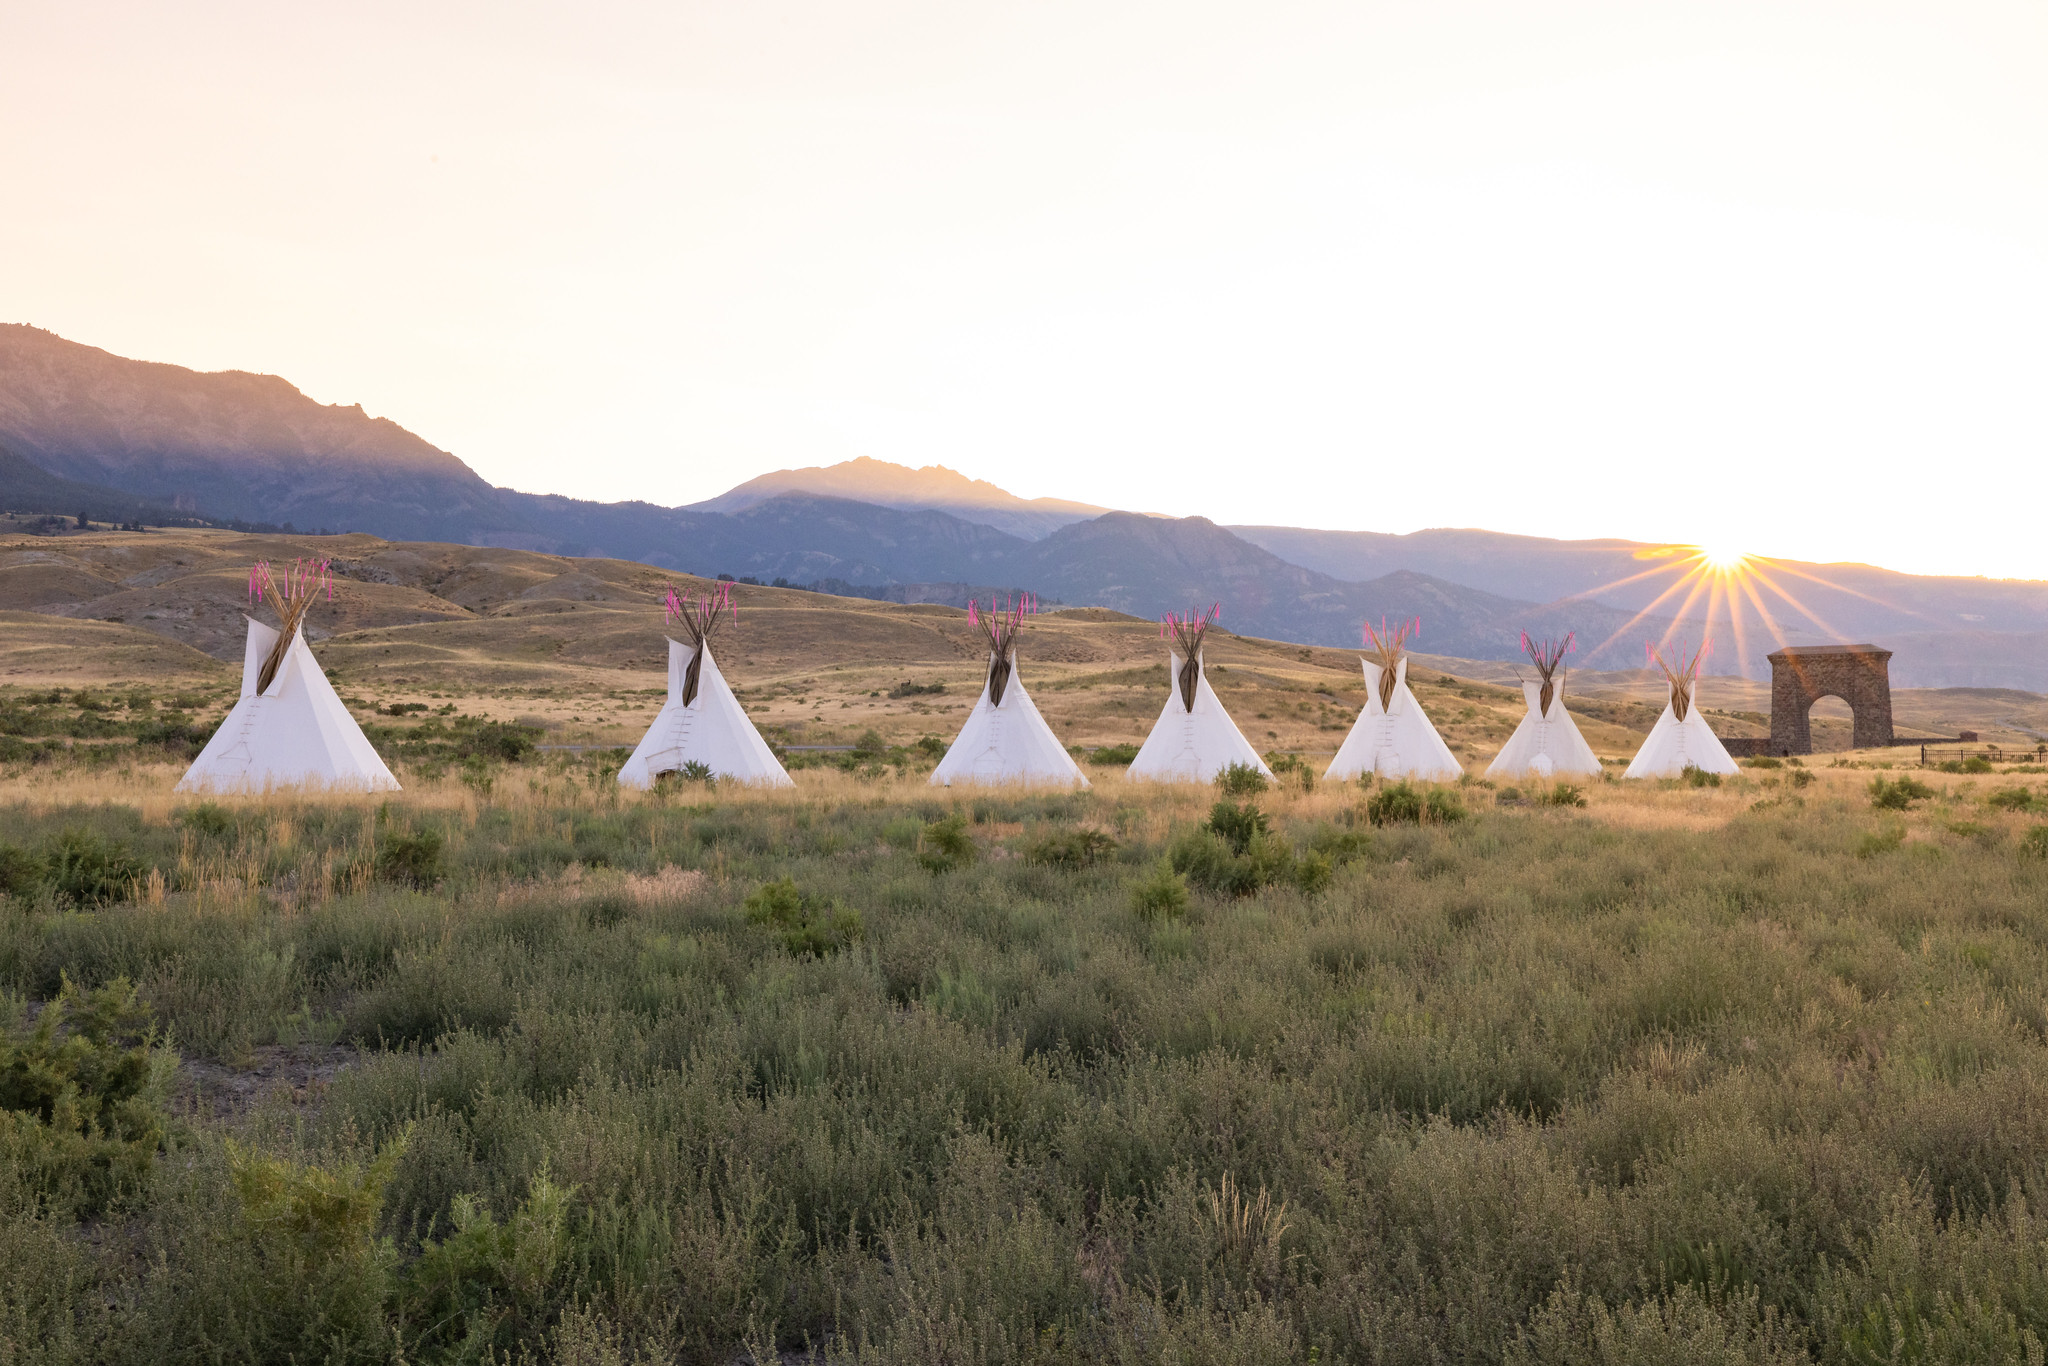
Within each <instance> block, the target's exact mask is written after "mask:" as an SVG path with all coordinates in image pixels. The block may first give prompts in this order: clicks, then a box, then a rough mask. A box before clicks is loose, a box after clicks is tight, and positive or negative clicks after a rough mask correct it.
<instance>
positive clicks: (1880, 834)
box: [1856, 825, 1906, 858]
mask: <svg viewBox="0 0 2048 1366" xmlns="http://www.w3.org/2000/svg"><path fill="white" fill-rule="evenodd" d="M1905 842H1906V827H1905V826H1903V825H1888V826H1886V827H1884V828H1883V829H1882V830H1873V831H1871V832H1870V833H1868V834H1866V835H1865V836H1863V838H1862V839H1860V840H1858V841H1856V857H1857V858H1872V857H1875V856H1876V855H1878V854H1888V853H1890V852H1891V851H1892V850H1894V849H1896V848H1898V847H1899V846H1900V845H1902V844H1904V843H1905Z"/></svg>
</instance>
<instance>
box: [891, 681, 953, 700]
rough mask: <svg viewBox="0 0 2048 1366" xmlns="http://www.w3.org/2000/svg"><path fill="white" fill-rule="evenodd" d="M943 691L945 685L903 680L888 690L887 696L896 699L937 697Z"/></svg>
mask: <svg viewBox="0 0 2048 1366" xmlns="http://www.w3.org/2000/svg"><path fill="white" fill-rule="evenodd" d="M945 691H946V685H945V684H943V683H912V682H910V681H908V680H905V681H904V682H901V683H898V684H897V685H896V686H895V687H893V688H891V689H889V696H891V697H894V698H898V699H901V698H905V697H937V696H939V695H940V694H941V693H943V692H945Z"/></svg>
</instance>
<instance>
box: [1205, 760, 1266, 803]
mask: <svg viewBox="0 0 2048 1366" xmlns="http://www.w3.org/2000/svg"><path fill="white" fill-rule="evenodd" d="M1216 789H1217V791H1219V792H1221V793H1222V794H1223V795H1224V796H1226V797H1256V796H1258V795H1259V793H1261V792H1264V791H1265V790H1266V775H1265V774H1263V773H1261V772H1259V769H1258V765H1256V764H1247V763H1243V762H1239V763H1234V764H1230V765H1228V766H1227V767H1225V768H1224V769H1223V771H1222V772H1220V773H1218V774H1217V775H1216Z"/></svg>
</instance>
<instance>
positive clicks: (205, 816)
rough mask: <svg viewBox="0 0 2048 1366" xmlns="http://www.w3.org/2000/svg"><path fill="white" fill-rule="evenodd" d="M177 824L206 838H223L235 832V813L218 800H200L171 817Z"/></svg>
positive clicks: (229, 836)
mask: <svg viewBox="0 0 2048 1366" xmlns="http://www.w3.org/2000/svg"><path fill="white" fill-rule="evenodd" d="M173 819H175V820H176V821H177V822H178V824H179V825H181V826H183V827H184V828H185V829H187V830H190V831H191V832H192V833H193V834H195V835H204V836H206V837H207V838H208V839H216V840H224V839H228V838H231V837H232V836H233V835H234V833H235V813H234V812H232V811H230V810H228V809H227V808H226V807H224V806H222V805H221V804H220V803H219V802H201V803H199V805H197V806H188V807H186V808H184V809H183V810H182V811H179V812H178V813H177V815H176V816H175V817H173Z"/></svg>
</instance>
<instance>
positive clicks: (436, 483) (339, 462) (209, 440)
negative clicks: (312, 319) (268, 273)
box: [0, 326, 528, 541]
mask: <svg viewBox="0 0 2048 1366" xmlns="http://www.w3.org/2000/svg"><path fill="white" fill-rule="evenodd" d="M0 445H6V446H8V447H10V448H12V449H13V450H14V451H16V452H17V453H19V454H20V455H22V456H25V457H26V458H27V459H29V460H30V461H32V462H33V463H35V464H36V465H38V466H40V467H41V468H42V469H44V470H46V471H48V472H49V473H51V474H54V475H59V476H61V477H63V478H67V479H72V480H77V481H79V482H81V483H86V484H95V485H104V486H107V487H111V488H116V489H120V490H123V491H125V492H128V493H132V494H137V495H140V496H142V497H144V498H148V499H151V500H154V501H157V502H161V503H166V504H170V505H171V506H173V507H178V508H183V509H187V510H191V511H203V512H205V513H206V514H208V515H210V516H215V517H239V518H244V519H246V520H249V521H261V522H273V523H284V522H291V523H292V524H294V525H295V526H298V527H300V528H301V529H306V530H311V529H313V528H316V527H331V528H333V529H335V530H349V529H352V528H358V527H360V528H371V527H374V528H375V529H376V530H377V531H379V532H380V533H382V534H384V535H387V536H406V537H413V538H419V539H434V540H453V541H470V540H474V539H476V538H477V536H478V535H479V534H483V533H490V532H502V533H517V532H519V531H523V530H528V528H526V527H525V526H524V524H523V522H521V521H520V519H519V518H518V517H517V516H516V515H515V514H513V513H511V512H510V511H509V510H508V509H507V508H506V507H505V506H504V504H503V502H502V501H501V500H500V499H499V497H498V494H497V491H496V490H495V489H493V488H492V487H491V486H490V485H489V484H488V483H486V482H484V480H483V479H481V478H480V477H478V475H477V474H476V472H475V471H473V470H471V469H470V468H469V466H467V465H465V464H463V463H462V462H461V461H460V460H458V459H456V458H455V457H454V456H452V455H450V454H449V453H448V452H446V451H444V450H440V449H438V448H436V447H434V446H432V445H430V444H429V443H427V442H426V441H423V440H421V439H420V438H419V437H417V436H415V435H413V434H412V433H411V432H409V431H407V430H406V429H405V428H403V427H401V426H399V425H398V424H397V423H395V422H392V421H390V420H389V419H387V418H374V417H370V416H369V415H368V414H366V413H364V412H363V410H362V408H361V407H360V406H349V407H339V406H331V405H328V404H323V403H317V402H315V401H314V400H312V399H310V398H308V397H306V396H305V395H304V394H302V393H300V392H299V391H298V390H297V389H295V388H294V387H292V385H290V384H289V383H287V382H286V381H284V380H282V379H279V378H278V377H277V376H275V375H252V374H248V373H245V372H243V371H236V370H229V371H223V372H220V373H216V374H203V373H201V372H199V371H196V370H187V369H185V368H184V367H183V366H178V365H160V364H156V363H153V362H149V361H137V360H128V359H125V358H123V357H120V356H116V355H113V354H111V353H109V352H106V351H102V350H100V349H99V348H98V347H93V346H83V345H80V344H79V343H77V342H71V341H66V340H65V339H64V338H62V337H59V336H57V335H56V334H54V333H51V332H45V331H42V330H41V329H39V328H34V327H23V326H0Z"/></svg>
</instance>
